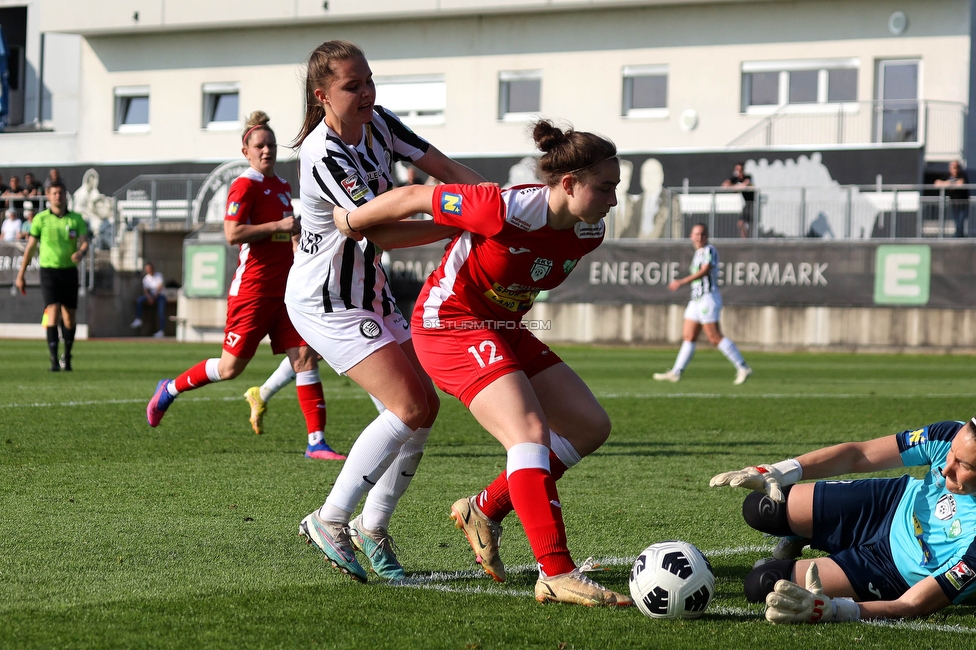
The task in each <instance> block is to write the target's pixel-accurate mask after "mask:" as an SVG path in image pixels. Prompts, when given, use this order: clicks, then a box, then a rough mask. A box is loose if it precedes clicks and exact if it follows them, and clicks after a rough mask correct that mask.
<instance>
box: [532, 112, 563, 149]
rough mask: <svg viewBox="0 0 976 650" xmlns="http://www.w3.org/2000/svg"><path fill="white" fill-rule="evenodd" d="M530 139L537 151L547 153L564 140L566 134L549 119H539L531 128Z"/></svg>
mask: <svg viewBox="0 0 976 650" xmlns="http://www.w3.org/2000/svg"><path fill="white" fill-rule="evenodd" d="M532 139H533V140H535V144H536V146H537V147H538V148H539V151H543V152H546V153H548V152H550V151H552V150H553V149H555V148H556V147H558V146H559V145H560V144H562V143H563V142H564V141H565V140H566V134H565V133H563V131H562V129H560V128H559V127H557V126H556V125H555V124H553V123H552V122H550V121H549V120H539V121H538V122H536V123H535V126H534V127H533V128H532Z"/></svg>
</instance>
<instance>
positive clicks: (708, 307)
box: [654, 223, 752, 385]
mask: <svg viewBox="0 0 976 650" xmlns="http://www.w3.org/2000/svg"><path fill="white" fill-rule="evenodd" d="M690 239H691V243H692V244H694V246H695V257H694V258H693V259H692V260H691V274H690V275H688V276H686V277H683V278H681V279H680V280H672V281H671V282H670V283H669V284H668V289H670V290H671V291H677V290H678V289H680V288H681V287H683V286H684V285H686V284H690V285H691V300H690V301H689V302H688V307H687V308H686V309H685V324H684V328H683V332H682V334H683V337H682V338H683V341H682V342H681V349H680V350H678V358H677V359H675V361H674V367H673V368H671V370H668V371H667V372H656V373H654V379H656V380H657V381H670V382H676V381H680V380H681V373H682V372H684V370H685V368H686V367H687V366H688V364H689V363H690V362H691V358H692V357H693V356H694V354H695V341H696V340H697V339H698V335H699V334H700V333H701V331H702V329H704V330H705V336H707V337H708V340H709V341H711V342H712V345H714V346H716V347H717V348H718V349H719V351H720V352H721V353H722V354H724V355H725V358H726V359H728V360H729V361H730V362H731V363H732V365H734V366H735V381H733V382H732V383H734V384H736V385H738V384H743V383H745V381H746V380H747V379H749V377H750V375H752V368H750V367H749V366H748V365H746V362H745V360H744V359H743V358H742V354H741V353H740V352H739V348H737V347H736V345H735V343H733V342H732V339H730V338H728V337H727V336H725V335H724V334H722V327H721V326H720V325H719V322H718V321H719V318H720V317H721V315H722V295H721V294H720V293H719V291H718V251H717V250H715V247H714V246H712V245H711V244H709V243H708V226H706V225H705V224H703V223H696V224H695V225H694V226H692V227H691V235H690Z"/></svg>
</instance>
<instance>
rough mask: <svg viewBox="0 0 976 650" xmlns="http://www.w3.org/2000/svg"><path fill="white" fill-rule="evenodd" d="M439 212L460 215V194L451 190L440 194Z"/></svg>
mask: <svg viewBox="0 0 976 650" xmlns="http://www.w3.org/2000/svg"><path fill="white" fill-rule="evenodd" d="M441 212H443V213H445V214H456V215H458V216H461V195H460V194H452V193H451V192H444V193H443V194H441Z"/></svg>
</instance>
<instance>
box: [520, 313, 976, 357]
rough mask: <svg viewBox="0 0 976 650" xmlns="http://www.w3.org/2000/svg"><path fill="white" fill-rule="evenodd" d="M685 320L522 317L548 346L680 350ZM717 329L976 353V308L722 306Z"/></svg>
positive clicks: (736, 335)
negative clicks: (670, 347)
mask: <svg viewBox="0 0 976 650" xmlns="http://www.w3.org/2000/svg"><path fill="white" fill-rule="evenodd" d="M683 315H684V305H606V304H600V305H593V304H556V303H537V304H536V306H535V307H533V308H532V311H530V312H529V314H528V315H527V316H526V320H533V321H539V322H540V324H539V325H537V326H535V327H533V331H534V332H535V333H536V335H537V336H539V338H541V339H542V340H544V341H547V342H561V343H565V342H572V343H602V344H636V345H677V344H679V343H680V341H681V329H682V322H683ZM721 325H722V331H723V332H724V333H725V334H726V335H727V336H728V337H729V338H731V339H732V340H733V341H735V342H736V344H737V345H739V346H741V347H744V348H746V349H762V350H793V349H802V348H821V349H831V350H865V351H882V350H883V351H892V352H897V351H916V352H918V351H933V352H967V353H974V352H976V309H904V308H899V309H887V308H839V307H793V308H787V307H735V306H728V305H727V306H726V307H725V308H724V309H723V310H722V321H721ZM699 343H702V344H705V345H707V344H708V342H707V339H706V338H705V337H704V335H702V336H701V337H700V338H699Z"/></svg>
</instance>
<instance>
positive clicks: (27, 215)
mask: <svg viewBox="0 0 976 650" xmlns="http://www.w3.org/2000/svg"><path fill="white" fill-rule="evenodd" d="M22 221H23V223H22V224H21V226H20V236H19V237H18V239H21V240H25V241H26V240H27V239H28V238H29V237H30V229H31V223H33V221H34V204H33V203H31V202H30V201H24V218H23V220H22Z"/></svg>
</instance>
